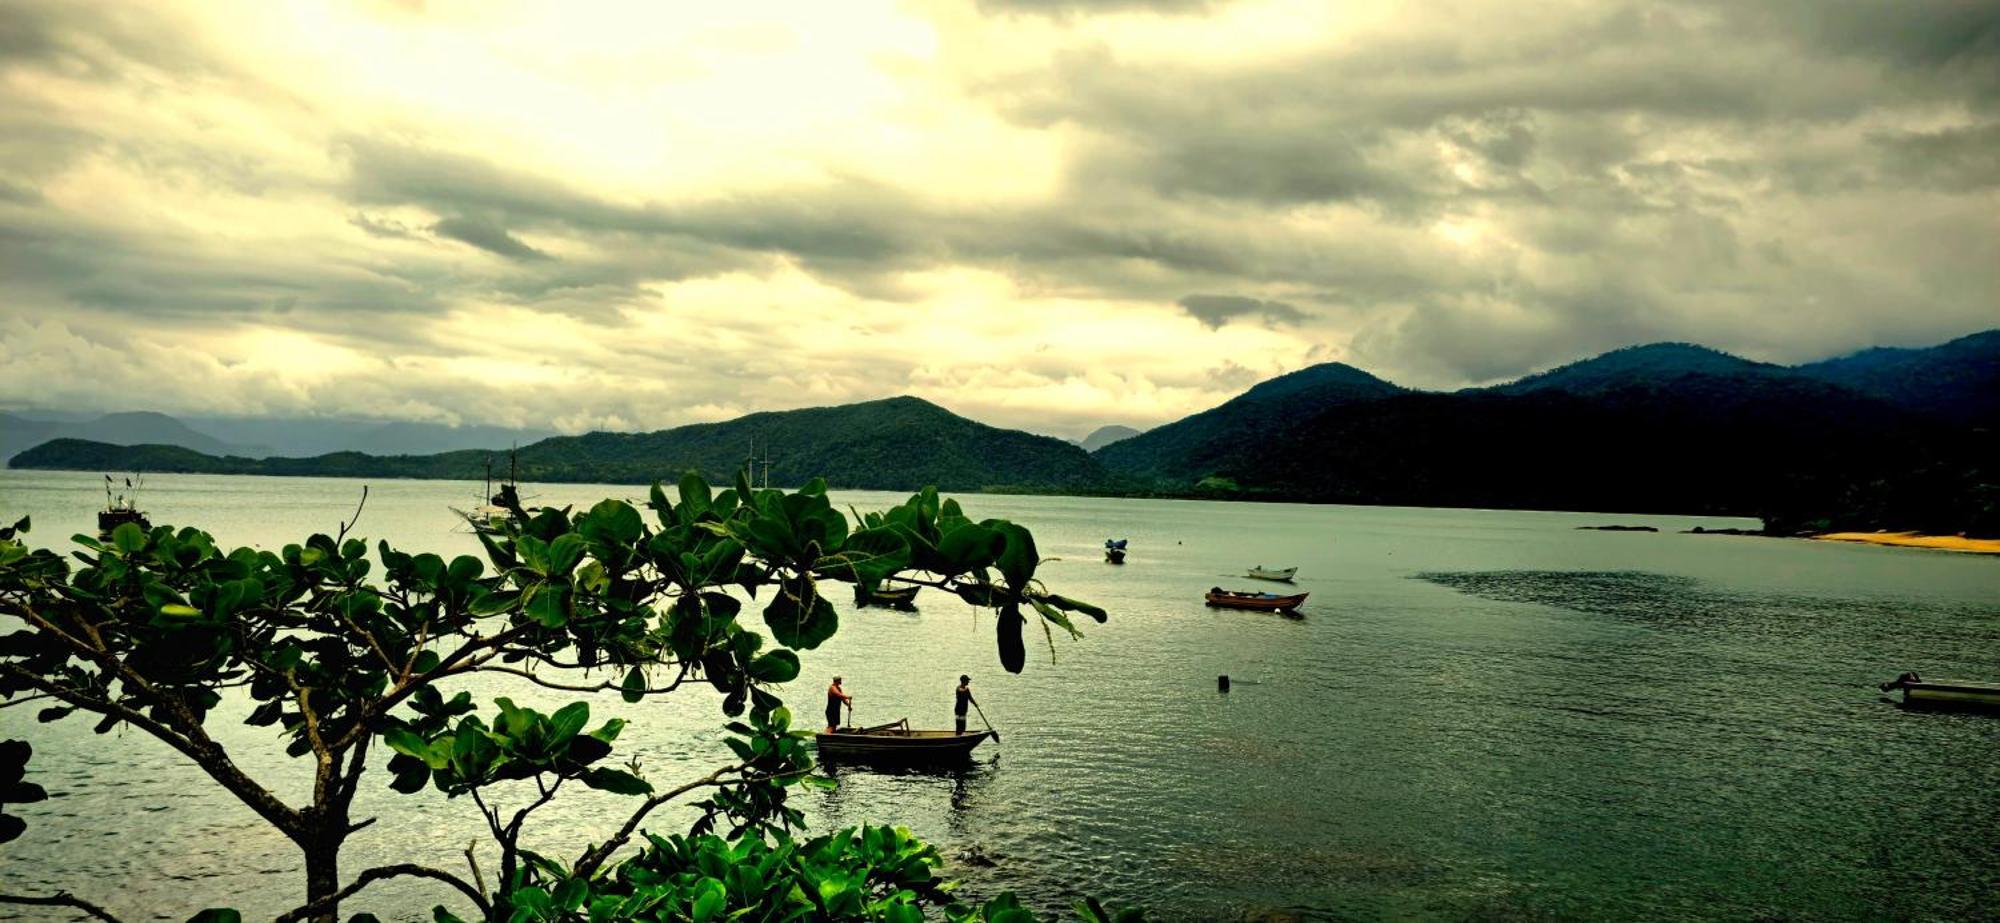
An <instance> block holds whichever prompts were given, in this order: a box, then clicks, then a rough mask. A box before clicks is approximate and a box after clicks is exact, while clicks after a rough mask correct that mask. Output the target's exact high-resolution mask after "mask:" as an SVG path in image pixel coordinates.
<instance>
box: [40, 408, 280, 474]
mask: <svg viewBox="0 0 2000 923" xmlns="http://www.w3.org/2000/svg"><path fill="white" fill-rule="evenodd" d="M51 439H85V440H89V441H92V442H108V443H113V444H116V445H141V444H148V443H164V444H168V445H178V446H185V447H187V448H190V449H194V450H196V451H199V452H206V453H210V454H216V455H226V454H230V453H236V452H243V451H245V450H246V447H245V446H241V445H235V444H231V443H228V442H224V441H223V440H221V439H217V438H215V437H214V436H211V435H208V434H207V433H201V432H196V431H195V430H193V429H190V428H189V427H188V426H187V424H185V423H182V422H181V421H179V420H176V419H174V418H173V417H170V416H167V415H166V414H163V413H153V412H150V411H134V412H127V413H111V414H105V415H104V416H101V417H97V418H95V419H89V420H74V421H71V420H58V421H51V420H35V419H30V418H27V417H22V416H17V415H14V414H0V462H4V461H6V460H7V459H8V458H11V457H12V456H14V455H15V454H16V453H19V452H20V451H22V450H23V449H27V448H30V447H32V446H36V445H40V444H41V443H44V442H47V441H49V440H51Z"/></svg>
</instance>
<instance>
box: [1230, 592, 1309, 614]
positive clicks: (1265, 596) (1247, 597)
mask: <svg viewBox="0 0 2000 923" xmlns="http://www.w3.org/2000/svg"><path fill="white" fill-rule="evenodd" d="M1310 595H1312V594H1310V593H1299V594H1296V595H1293V596H1279V595H1278V594H1276V593H1245V592H1242V591H1240V590H1225V589H1223V588H1221V587H1214V588H1211V589H1210V590H1209V591H1208V596H1207V597H1206V598H1207V600H1208V604H1209V605H1210V606H1213V607H1215V608H1217V609H1249V610H1251V611H1253V612H1291V611H1293V610H1295V609H1297V608H1298V607H1300V606H1302V605H1304V604H1305V601H1306V597H1307V596H1310Z"/></svg>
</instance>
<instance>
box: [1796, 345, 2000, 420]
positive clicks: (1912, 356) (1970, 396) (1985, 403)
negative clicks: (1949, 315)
mask: <svg viewBox="0 0 2000 923" xmlns="http://www.w3.org/2000/svg"><path fill="white" fill-rule="evenodd" d="M1796 371H1797V372H1798V373H1799V374H1802V375H1805V376H1808V377H1811V378H1815V379H1818V380H1820V381H1824V382H1828V383H1830V384H1836V385H1841V386H1843V387H1847V388H1852V389H1854V390H1856V391H1860V392H1862V393H1864V394H1870V395H1874V396H1876V397H1879V398H1881V399H1883V400H1886V401H1889V402H1890V403H1893V404H1895V405H1897V406H1899V407H1903V408H1906V409H1910V410H1915V411H1918V412H1922V413H1929V414H1933V415H1936V416H1941V417H1944V418H1947V419H1952V420H1957V421H1961V422H1968V423H1975V422H1976V423H1984V424H1986V425H1994V424H1996V423H2000V330H1988V331H1986V332H1984V333H1975V334H1972V335H1971V336H1964V337H1959V338H1958V339H1956V340H1952V341H1951V342H1949V343H1944V344H1942V345H1938V346H1932V347H1929V348H1926V349H1909V348H1898V347H1876V348H1874V349H1864V350H1861V351H1860V352H1856V353H1850V354H1848V355H1845V356H1840V357H1837V358H1833V359H1826V360H1822V361H1820V362H1809V363H1806V364H1805V365H1801V366H1798V367H1797V369H1796Z"/></svg>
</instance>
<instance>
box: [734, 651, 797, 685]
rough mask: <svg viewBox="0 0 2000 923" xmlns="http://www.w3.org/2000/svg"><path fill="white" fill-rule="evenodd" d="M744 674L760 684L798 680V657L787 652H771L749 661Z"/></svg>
mask: <svg viewBox="0 0 2000 923" xmlns="http://www.w3.org/2000/svg"><path fill="white" fill-rule="evenodd" d="M745 672H747V673H749V674H750V678H751V679H754V680H756V681H758V682H760V683H789V682H791V681H792V680H794V679H797V678H798V675H799V655H797V654H794V653H792V652H791V651H787V650H775V651H771V652H770V653H767V654H762V655H759V656H758V657H757V659H755V660H752V661H750V665H749V667H748V668H746V670H745Z"/></svg>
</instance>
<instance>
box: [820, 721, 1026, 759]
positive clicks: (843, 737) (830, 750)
mask: <svg viewBox="0 0 2000 923" xmlns="http://www.w3.org/2000/svg"><path fill="white" fill-rule="evenodd" d="M992 736H993V734H992V733H991V732H989V731H977V732H974V733H970V734H959V733H955V732H953V731H903V730H889V731H871V732H867V733H862V732H858V731H852V730H851V729H849V730H846V731H837V732H835V733H832V734H828V733H826V732H824V731H822V732H820V733H819V734H816V735H814V738H815V740H816V741H817V742H818V744H819V755H820V759H822V760H856V761H868V762H884V763H948V762H959V761H964V760H966V759H969V758H971V756H972V751H973V748H975V747H977V746H979V745H980V744H981V743H984V742H985V741H986V739H987V738H989V737H992Z"/></svg>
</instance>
